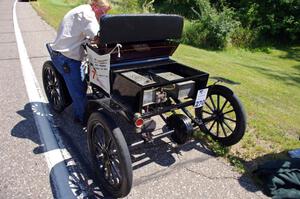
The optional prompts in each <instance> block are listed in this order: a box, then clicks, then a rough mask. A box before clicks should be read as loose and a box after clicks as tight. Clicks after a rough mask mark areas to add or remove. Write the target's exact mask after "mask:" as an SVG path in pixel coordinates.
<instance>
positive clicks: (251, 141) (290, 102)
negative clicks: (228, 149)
mask: <svg viewBox="0 0 300 199" xmlns="http://www.w3.org/2000/svg"><path fill="white" fill-rule="evenodd" d="M174 58H175V59H176V60H177V61H179V62H182V63H185V64H187V65H190V66H193V67H195V68H197V69H199V70H203V71H206V72H208V73H209V74H210V77H211V82H213V80H214V78H216V79H218V78H222V79H225V80H226V81H228V82H229V83H227V84H225V85H226V86H228V87H230V88H231V89H233V90H234V92H235V93H236V94H237V95H238V96H239V98H240V99H241V101H242V102H243V104H244V106H245V109H246V111H247V116H248V127H247V133H246V136H245V137H244V139H243V140H242V141H241V142H240V143H239V144H238V145H236V146H235V147H233V152H234V151H235V152H236V153H238V154H239V156H241V157H243V158H245V159H252V158H255V157H258V156H261V155H263V154H266V153H277V152H280V151H282V150H289V149H293V148H297V147H300V141H299V136H300V115H299V113H300V47H291V48H286V49H283V50H278V49H269V50H268V52H267V53H266V52H259V51H258V52H252V51H247V50H243V49H228V50H226V51H219V52H216V51H206V50H201V49H197V48H193V47H190V46H185V45H181V46H180V47H179V49H178V50H177V51H176V53H175V55H174ZM212 78H213V79H212Z"/></svg>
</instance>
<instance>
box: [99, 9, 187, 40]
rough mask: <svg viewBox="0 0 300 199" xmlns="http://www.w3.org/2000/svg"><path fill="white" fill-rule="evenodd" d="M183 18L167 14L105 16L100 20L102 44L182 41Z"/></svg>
mask: <svg viewBox="0 0 300 199" xmlns="http://www.w3.org/2000/svg"><path fill="white" fill-rule="evenodd" d="M182 29H183V18H182V17H181V16H178V15H166V14H126V15H105V16H103V17H101V19H100V31H99V36H100V41H101V44H114V43H121V44H122V43H130V42H147V41H164V40H168V39H180V38H181V34H182Z"/></svg>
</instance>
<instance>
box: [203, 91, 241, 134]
mask: <svg viewBox="0 0 300 199" xmlns="http://www.w3.org/2000/svg"><path fill="white" fill-rule="evenodd" d="M236 115H237V114H236V112H235V109H234V107H233V105H232V104H231V102H230V101H229V100H228V99H226V97H224V96H222V95H219V94H212V95H209V96H208V98H207V100H206V102H205V104H204V106H203V107H202V111H201V118H202V121H203V123H204V125H205V128H206V130H207V131H208V132H209V133H210V134H212V135H213V136H216V137H219V138H225V137H229V136H230V135H231V134H233V133H234V131H235V129H236V128H237V123H238V121H237V116H236Z"/></svg>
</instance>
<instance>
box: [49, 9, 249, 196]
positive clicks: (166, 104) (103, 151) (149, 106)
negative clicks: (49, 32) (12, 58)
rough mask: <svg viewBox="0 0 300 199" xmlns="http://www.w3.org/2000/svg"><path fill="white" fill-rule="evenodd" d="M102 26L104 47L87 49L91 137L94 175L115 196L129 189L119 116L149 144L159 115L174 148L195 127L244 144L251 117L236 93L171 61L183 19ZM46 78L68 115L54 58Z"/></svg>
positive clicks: (105, 21) (57, 106)
mask: <svg viewBox="0 0 300 199" xmlns="http://www.w3.org/2000/svg"><path fill="white" fill-rule="evenodd" d="M100 26H101V29H100V31H99V37H100V44H97V45H95V44H86V45H85V49H86V52H87V57H86V60H85V63H84V64H85V66H86V80H85V81H87V82H88V85H89V88H90V92H89V93H88V96H89V102H88V105H87V109H86V113H87V117H86V118H87V138H88V148H89V152H90V154H91V159H92V162H93V167H94V170H95V174H96V178H97V179H98V181H99V182H100V183H101V184H102V185H103V186H104V188H105V189H106V190H107V191H109V192H110V193H111V194H112V195H113V196H114V197H124V196H126V195H127V194H128V193H129V192H130V189H131V187H132V166H131V159H130V154H129V150H128V146H127V143H126V140H125V139H124V136H123V133H122V130H121V129H120V128H119V127H118V126H117V125H116V122H115V120H114V118H115V117H124V118H125V119H126V120H127V121H128V123H129V124H130V125H133V126H134V127H135V128H134V129H135V132H134V133H139V134H140V135H141V138H143V139H144V140H145V141H150V142H151V133H149V132H147V133H145V131H144V129H145V128H146V127H145V126H146V125H145V124H146V123H147V121H149V120H150V119H151V117H153V116H157V115H159V116H161V117H162V118H163V120H164V121H165V123H166V126H167V127H168V129H169V131H170V134H171V139H172V140H173V141H174V142H176V143H177V144H184V143H186V142H187V141H188V140H189V139H190V138H192V137H193V133H194V131H195V130H196V129H200V130H201V131H203V132H204V133H207V134H209V135H210V136H211V137H212V138H213V139H215V140H216V141H218V142H220V143H221V144H223V145H225V146H230V145H233V144H236V143H237V142H238V141H240V139H241V138H242V137H243V135H244V133H245V128H246V117H245V112H244V110H243V107H242V104H241V103H240V101H239V100H238V98H237V97H236V96H235V94H234V93H233V92H232V90H230V89H229V88H227V87H225V86H222V85H218V84H213V85H210V86H207V82H208V78H209V74H207V73H205V72H203V71H200V70H196V69H194V68H191V67H189V66H186V65H184V64H180V63H178V62H176V61H174V60H172V58H170V56H171V55H172V54H173V53H174V52H175V50H176V49H177V47H178V45H179V42H178V40H179V39H180V38H181V34H182V29H183V18H182V17H180V16H177V15H157V14H147V15H106V16H104V17H102V18H101V20H100ZM47 47H48V50H49V52H50V54H51V49H50V47H49V46H47ZM43 81H44V89H45V92H46V94H47V97H48V100H49V103H50V105H51V107H52V108H53V109H54V110H55V111H57V112H61V111H63V110H64V108H65V107H66V106H68V105H69V104H70V103H71V102H72V101H71V98H70V96H69V94H68V90H67V88H66V86H65V83H64V80H63V78H62V77H61V75H60V74H59V73H58V72H57V70H56V69H55V67H54V66H53V64H52V62H51V61H47V62H45V64H44V66H43Z"/></svg>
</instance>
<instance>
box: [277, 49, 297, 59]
mask: <svg viewBox="0 0 300 199" xmlns="http://www.w3.org/2000/svg"><path fill="white" fill-rule="evenodd" d="M279 50H282V51H285V52H286V55H284V56H280V58H283V59H293V60H296V61H300V47H288V48H279Z"/></svg>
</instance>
